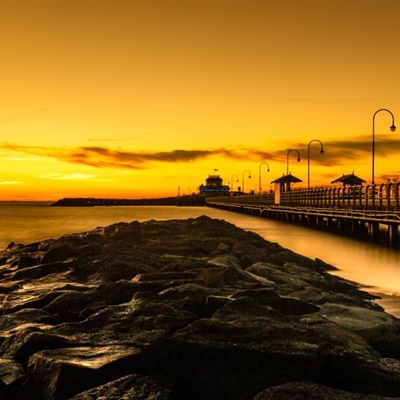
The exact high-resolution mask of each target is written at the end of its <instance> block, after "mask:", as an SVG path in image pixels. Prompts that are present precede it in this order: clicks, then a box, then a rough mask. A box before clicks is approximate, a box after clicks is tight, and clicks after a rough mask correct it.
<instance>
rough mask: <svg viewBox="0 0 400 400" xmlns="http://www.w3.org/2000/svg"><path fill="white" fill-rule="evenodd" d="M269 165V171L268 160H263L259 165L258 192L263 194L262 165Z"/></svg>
mask: <svg viewBox="0 0 400 400" xmlns="http://www.w3.org/2000/svg"><path fill="white" fill-rule="evenodd" d="M262 165H266V166H267V168H268V169H267V172H269V164H268V163H267V162H262V163H261V164H260V165H259V167H258V194H261V166H262Z"/></svg>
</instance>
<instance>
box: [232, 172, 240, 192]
mask: <svg viewBox="0 0 400 400" xmlns="http://www.w3.org/2000/svg"><path fill="white" fill-rule="evenodd" d="M235 177H236V182H239V177H238V176H237V175H232V178H231V185H232V189H233V178H235Z"/></svg>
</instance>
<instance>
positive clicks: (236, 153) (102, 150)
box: [1, 136, 400, 169]
mask: <svg viewBox="0 0 400 400" xmlns="http://www.w3.org/2000/svg"><path fill="white" fill-rule="evenodd" d="M323 146H324V154H320V144H319V143H318V142H314V143H313V142H312V143H311V144H310V146H309V143H302V142H299V143H297V144H294V145H292V146H291V147H288V148H287V149H283V150H274V151H266V150H264V149H263V148H261V147H260V148H235V149H229V148H216V149H189V150H184V149H175V150H171V151H155V152H145V151H139V152H135V151H127V150H121V149H111V148H107V147H102V146H83V147H77V148H66V147H37V146H36V147H35V146H23V145H17V144H10V143H5V144H2V145H1V148H2V149H5V150H13V151H17V152H21V153H28V154H34V155H36V156H43V157H50V158H54V159H57V160H60V161H64V162H69V163H75V164H83V165H89V166H92V167H97V168H104V167H108V168H125V169H145V168H148V167H149V165H148V164H150V163H154V162H161V163H180V162H190V161H196V160H202V159H206V158H208V157H212V156H219V157H224V158H228V159H232V160H251V161H256V162H258V161H267V162H271V161H277V162H285V160H286V157H287V152H288V151H289V150H297V151H298V152H299V153H300V156H301V159H302V160H307V158H308V147H310V157H312V162H313V164H318V165H323V166H327V167H331V166H332V167H336V166H341V165H345V166H348V165H349V164H355V163H357V161H358V160H361V159H365V158H366V157H368V156H369V155H371V154H372V139H371V137H366V136H365V137H357V138H348V139H346V140H344V139H343V140H331V141H323ZM398 149H400V138H397V136H394V137H393V136H390V137H384V138H378V139H375V155H376V156H378V155H379V156H384V155H388V156H389V155H391V154H393V153H395V152H396V151H398ZM291 157H297V155H296V154H292V155H291Z"/></svg>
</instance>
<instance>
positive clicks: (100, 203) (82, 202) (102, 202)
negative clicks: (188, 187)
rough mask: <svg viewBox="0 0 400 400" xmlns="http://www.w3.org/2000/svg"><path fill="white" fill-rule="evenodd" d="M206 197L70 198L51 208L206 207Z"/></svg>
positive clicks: (52, 205)
mask: <svg viewBox="0 0 400 400" xmlns="http://www.w3.org/2000/svg"><path fill="white" fill-rule="evenodd" d="M204 205H205V199H204V197H201V196H198V195H191V196H173V197H162V198H154V199H97V198H92V197H69V198H63V199H60V200H57V201H56V202H55V203H53V204H51V207H111V206H204Z"/></svg>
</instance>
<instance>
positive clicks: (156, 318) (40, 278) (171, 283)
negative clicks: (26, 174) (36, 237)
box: [0, 216, 400, 400]
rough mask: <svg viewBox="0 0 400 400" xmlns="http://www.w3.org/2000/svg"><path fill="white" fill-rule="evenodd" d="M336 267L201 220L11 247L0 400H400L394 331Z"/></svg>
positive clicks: (5, 266)
mask: <svg viewBox="0 0 400 400" xmlns="http://www.w3.org/2000/svg"><path fill="white" fill-rule="evenodd" d="M334 269H335V268H334V267H333V266H330V265H328V264H326V263H324V262H323V261H322V260H319V259H316V260H311V259H309V258H307V257H304V256H302V255H299V254H296V253H294V252H292V251H290V250H288V249H284V248H282V247H281V246H279V244H277V243H271V242H268V241H266V240H264V239H263V238H261V237H260V236H259V235H256V234H254V233H252V232H246V231H244V230H242V229H239V228H237V227H235V226H234V225H232V224H230V223H228V222H226V221H223V220H216V219H212V218H208V217H205V216H202V217H199V218H192V219H187V220H170V221H146V222H143V223H139V222H137V221H134V222H132V223H119V224H113V225H110V226H108V227H98V228H96V229H94V230H92V231H89V232H81V233H76V234H71V235H65V236H63V237H61V238H59V239H47V240H44V241H41V242H36V243H32V244H26V245H24V244H14V245H10V246H8V247H7V248H6V249H5V250H3V251H1V252H0V399H2V400H3V399H7V400H47V399H49V400H50V399H51V400H61V399H63V400H64V399H83V400H84V399H132V398H134V399H150V398H151V399H158V400H170V399H174V400H175V399H177V400H186V399H193V400H204V399H208V400H220V399H234V400H251V399H257V400H261V399H269V398H273V399H276V400H279V399H295V398H298V399H303V398H304V399H305V398H307V399H311V398H318V399H328V398H329V399H336V398H343V399H347V398H348V399H361V398H363V399H371V400H372V399H379V398H380V399H383V398H385V396H386V397H390V398H400V350H399V349H400V339H399V338H400V324H399V320H398V319H397V318H395V317H394V316H392V315H390V314H388V313H386V312H385V311H384V310H383V309H382V307H380V306H378V305H377V304H376V303H375V300H376V296H373V295H370V294H369V293H367V292H366V291H364V290H363V287H362V286H361V284H360V283H356V282H351V281H348V280H345V279H343V278H340V277H338V276H337V275H331V273H330V271H332V270H334ZM336 273H337V272H335V274H336Z"/></svg>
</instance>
